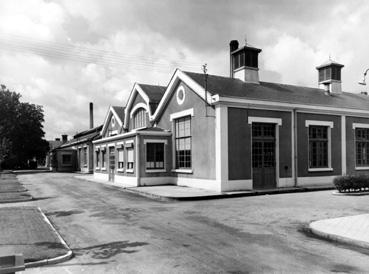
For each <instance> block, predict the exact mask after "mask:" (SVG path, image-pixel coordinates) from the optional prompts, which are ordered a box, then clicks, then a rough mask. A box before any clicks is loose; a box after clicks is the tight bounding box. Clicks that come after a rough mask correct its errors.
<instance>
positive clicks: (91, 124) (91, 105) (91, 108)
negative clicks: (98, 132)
mask: <svg viewBox="0 0 369 274" xmlns="http://www.w3.org/2000/svg"><path fill="white" fill-rule="evenodd" d="M93 127H94V104H93V103H92V102H90V129H91V128H93Z"/></svg>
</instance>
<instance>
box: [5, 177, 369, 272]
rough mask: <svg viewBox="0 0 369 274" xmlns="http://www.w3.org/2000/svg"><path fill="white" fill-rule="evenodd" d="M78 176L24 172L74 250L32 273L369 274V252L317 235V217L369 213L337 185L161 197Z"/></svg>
mask: <svg viewBox="0 0 369 274" xmlns="http://www.w3.org/2000/svg"><path fill="white" fill-rule="evenodd" d="M73 176H74V175H73V174H33V175H21V176H19V179H20V181H21V182H23V183H24V184H26V187H27V188H28V189H29V191H30V192H31V194H32V196H33V197H36V198H38V199H39V200H37V201H34V202H28V203H24V204H27V205H31V204H33V205H38V206H40V207H41V208H42V209H43V210H44V211H45V212H47V213H48V215H49V218H50V219H51V221H52V222H53V223H54V225H55V226H56V228H57V229H58V231H59V232H60V234H61V235H62V236H63V238H64V239H65V240H66V242H67V243H68V244H69V245H70V247H71V248H72V249H73V251H74V252H75V254H76V255H75V257H74V258H73V259H72V260H70V261H67V262H65V263H62V264H58V265H54V266H48V267H42V268H38V269H33V270H32V269H30V270H28V271H27V273H33V272H34V273H214V272H217V273H225V272H229V273H244V272H289V273H292V272H293V273H301V272H303V273H312V272H315V273H317V272H319V273H321V272H368V271H369V257H368V255H369V252H367V251H366V250H362V249H354V248H348V247H345V246H341V245H337V244H334V243H330V242H326V241H323V240H320V239H316V238H314V237H310V236H308V235H306V234H305V233H304V232H303V228H304V227H305V226H306V225H307V224H308V223H309V222H310V221H313V220H319V219H324V218H330V217H339V216H346V215H354V214H362V213H368V202H369V196H360V197H346V196H334V195H331V191H321V192H309V193H296V194H279V195H265V196H255V197H243V198H231V199H222V200H210V201H209V200H208V201H196V202H159V201H153V200H149V199H148V198H145V197H140V196H136V195H135V194H131V193H127V192H124V191H122V190H119V189H118V188H114V187H109V186H106V185H101V184H98V183H93V182H88V181H83V180H78V179H75V178H74V177H73ZM1 206H4V205H1Z"/></svg>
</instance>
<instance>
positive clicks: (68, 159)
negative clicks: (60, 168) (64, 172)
mask: <svg viewBox="0 0 369 274" xmlns="http://www.w3.org/2000/svg"><path fill="white" fill-rule="evenodd" d="M62 164H63V165H70V164H72V155H71V154H63V155H62Z"/></svg>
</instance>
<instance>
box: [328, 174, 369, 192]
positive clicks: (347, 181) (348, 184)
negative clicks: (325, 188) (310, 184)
mask: <svg viewBox="0 0 369 274" xmlns="http://www.w3.org/2000/svg"><path fill="white" fill-rule="evenodd" d="M333 184H334V185H335V187H336V188H337V190H338V191H339V192H359V191H369V175H345V176H339V177H336V178H334V180H333Z"/></svg>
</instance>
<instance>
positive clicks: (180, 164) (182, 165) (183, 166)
mask: <svg viewBox="0 0 369 274" xmlns="http://www.w3.org/2000/svg"><path fill="white" fill-rule="evenodd" d="M187 122H188V123H189V125H188V127H189V129H188V130H189V132H186V126H187V125H186V123H187ZM180 123H183V136H182V135H181V136H179V131H180V130H179V128H180V126H181V124H180ZM187 140H189V145H190V148H189V150H187V149H186V146H187ZM181 143H182V144H184V146H185V149H182V150H180V149H177V148H178V147H179V146H181ZM174 148H175V149H174V152H175V169H176V170H178V169H180V170H191V169H192V119H191V115H186V116H183V117H179V118H177V119H174ZM181 151H184V155H180V154H179V152H181ZM187 151H189V152H190V153H189V155H188V154H186V152H187ZM181 156H182V158H183V160H182V161H181V160H180V158H181ZM187 158H189V160H188V159H187ZM188 163H189V165H188Z"/></svg>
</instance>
